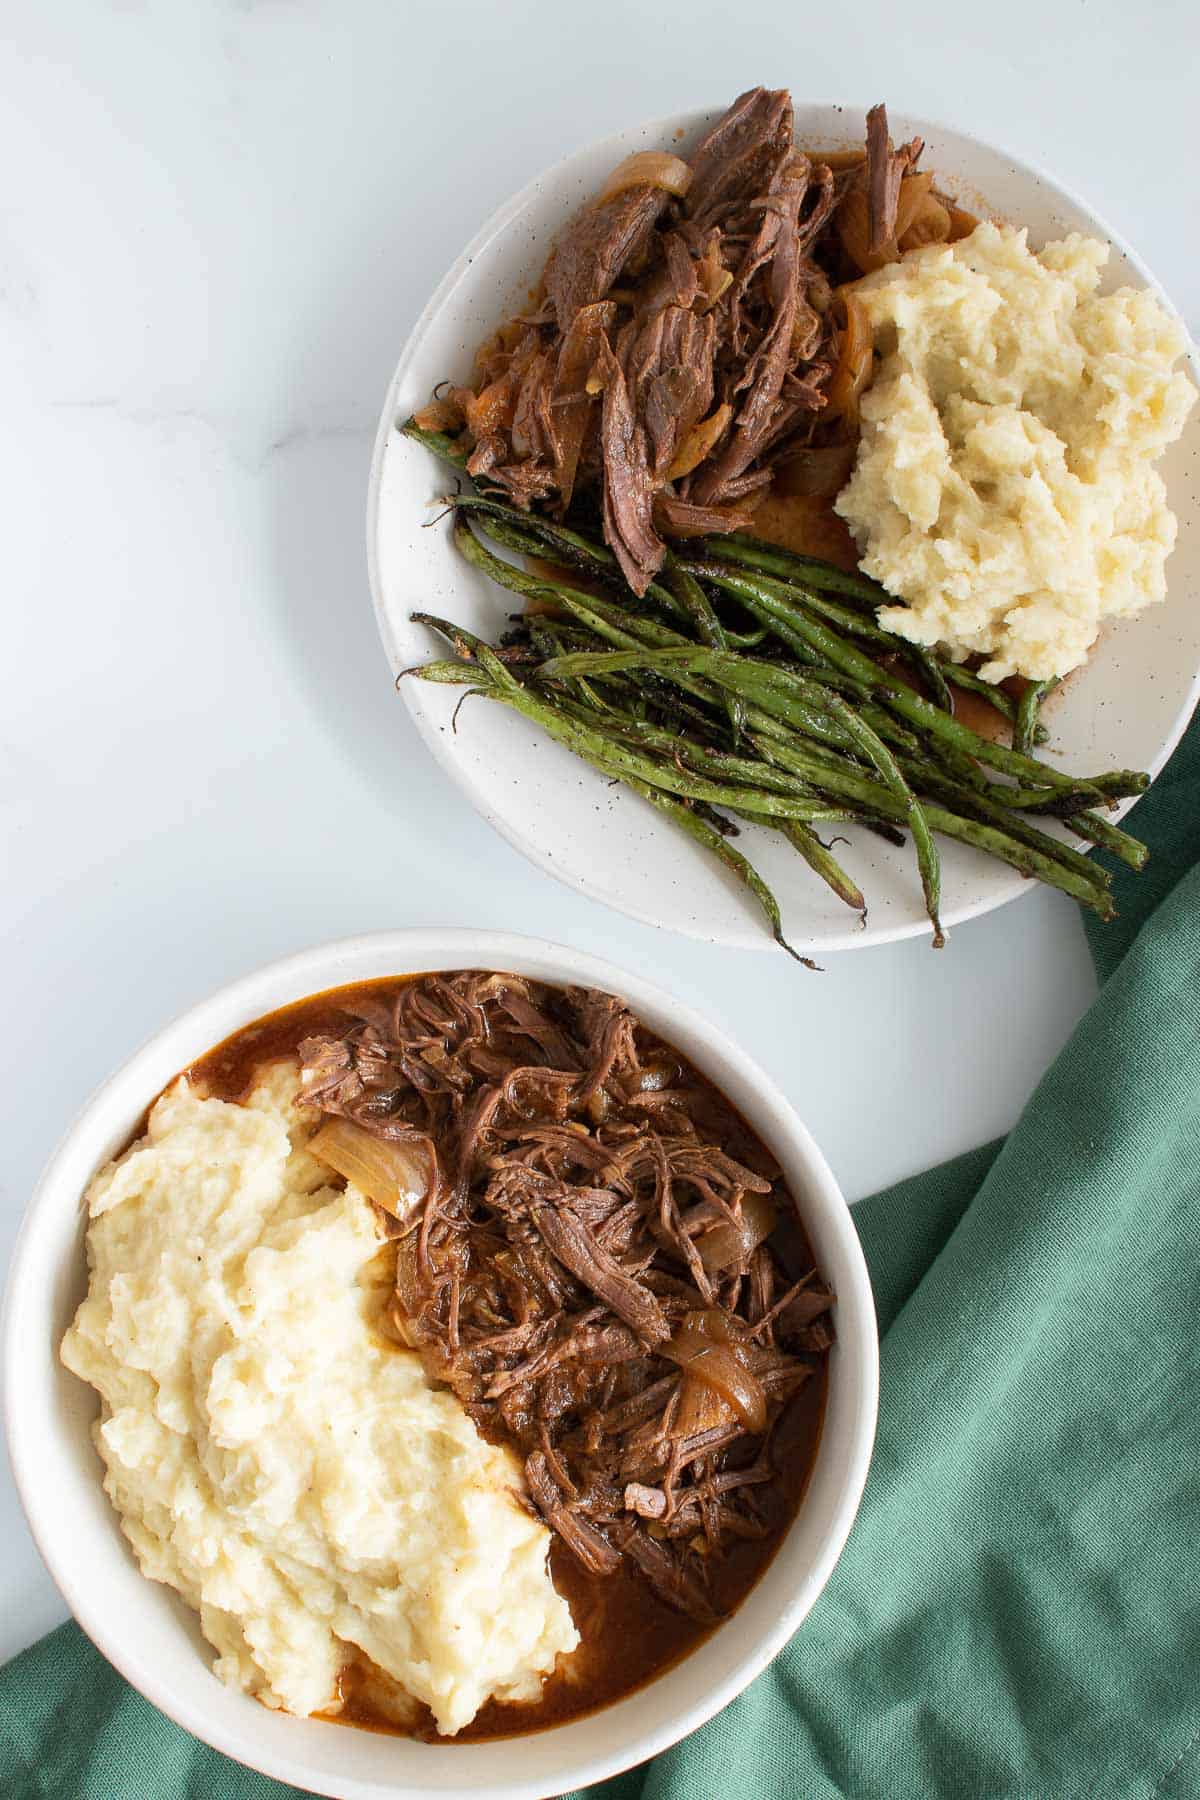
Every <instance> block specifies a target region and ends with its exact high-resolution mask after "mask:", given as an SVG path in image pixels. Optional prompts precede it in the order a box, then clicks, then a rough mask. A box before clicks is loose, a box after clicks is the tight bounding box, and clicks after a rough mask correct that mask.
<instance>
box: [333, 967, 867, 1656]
mask: <svg viewBox="0 0 1200 1800" xmlns="http://www.w3.org/2000/svg"><path fill="white" fill-rule="evenodd" d="M300 1055H301V1062H302V1076H303V1088H302V1092H303V1095H304V1100H305V1103H306V1104H307V1105H308V1106H310V1107H312V1108H314V1109H316V1110H318V1111H321V1112H325V1113H333V1114H340V1115H343V1116H345V1117H347V1118H349V1119H351V1120H353V1121H355V1122H356V1123H357V1124H359V1125H360V1126H362V1127H364V1128H365V1129H366V1130H368V1131H370V1132H372V1133H374V1134H376V1135H378V1136H381V1137H385V1138H391V1139H395V1138H413V1139H419V1140H420V1141H421V1143H422V1145H423V1146H424V1148H425V1156H426V1160H427V1162H428V1165H429V1168H430V1170H431V1178H430V1182H429V1187H428V1191H427V1193H426V1195H425V1197H424V1201H423V1203H422V1204H421V1206H420V1207H419V1208H418V1212H417V1215H416V1218H415V1222H414V1223H412V1224H410V1225H398V1224H395V1223H394V1222H393V1224H392V1226H391V1227H390V1229H392V1230H394V1231H398V1232H399V1233H400V1235H398V1236H395V1238H394V1240H393V1242H392V1246H391V1247H392V1249H393V1250H394V1254H395V1259H396V1261H395V1282H396V1291H395V1320H396V1326H397V1330H398V1332H399V1334H400V1335H401V1337H402V1338H403V1341H404V1342H405V1343H407V1344H409V1345H411V1346H413V1347H414V1348H416V1349H418V1350H419V1351H420V1353H421V1355H422V1357H423V1359H424V1361H425V1365H426V1368H427V1370H428V1372H429V1374H430V1375H431V1376H432V1377H433V1378H434V1379H435V1380H437V1381H440V1382H444V1383H446V1384H447V1385H448V1386H449V1387H451V1388H452V1389H453V1390H454V1392H455V1393H456V1394H457V1395H458V1397H459V1398H460V1400H461V1401H462V1402H463V1404H464V1405H465V1406H466V1407H467V1409H468V1410H469V1412H470V1413H471V1415H472V1417H473V1418H474V1419H475V1420H476V1422H477V1424H478V1425H479V1427H480V1429H481V1430H482V1431H484V1433H485V1434H486V1435H488V1436H489V1437H490V1438H492V1439H494V1440H499V1441H502V1442H506V1443H508V1444H510V1445H511V1446H512V1448H513V1449H514V1450H515V1451H516V1453H517V1455H518V1457H519V1458H520V1461H521V1462H522V1464H523V1466H524V1469H525V1478H526V1485H527V1488H528V1494H529V1499H530V1502H531V1503H532V1505H533V1507H534V1508H535V1509H536V1510H537V1512H538V1513H539V1514H540V1515H541V1517H542V1518H543V1519H544V1520H545V1521H546V1523H547V1525H548V1526H549V1527H550V1528H551V1530H552V1531H554V1532H555V1533H556V1534H557V1535H558V1537H559V1538H560V1539H561V1541H562V1543H563V1544H564V1545H565V1546H566V1547H567V1548H568V1549H569V1550H570V1551H571V1553H572V1554H573V1555H574V1556H575V1557H576V1558H577V1559H578V1560H579V1561H580V1562H581V1563H582V1564H583V1566H584V1567H585V1568H586V1569H587V1570H589V1571H590V1572H591V1573H592V1574H593V1575H597V1576H602V1575H607V1574H611V1573H612V1572H613V1571H614V1570H616V1569H617V1568H618V1567H620V1566H621V1565H622V1564H623V1563H628V1564H629V1565H630V1566H632V1568H633V1569H635V1570H637V1571H639V1572H640V1574H641V1576H642V1578H643V1579H644V1580H645V1581H646V1582H647V1583H648V1584H649V1585H650V1587H651V1588H652V1589H653V1590H654V1591H655V1593H657V1594H658V1595H659V1596H660V1597H661V1598H662V1599H664V1600H666V1601H667V1602H668V1603H669V1604H670V1605H672V1606H673V1607H675V1608H677V1609H679V1610H681V1611H683V1612H685V1613H687V1614H688V1615H689V1616H691V1617H693V1618H695V1619H697V1620H700V1621H706V1622H707V1621H709V1620H711V1619H712V1618H713V1617H714V1616H715V1615H714V1603H713V1600H712V1597H711V1594H710V1591H709V1590H710V1576H711V1570H712V1567H713V1558H714V1557H716V1556H719V1555H720V1553H721V1552H722V1551H723V1550H724V1548H725V1547H726V1546H728V1545H729V1544H731V1543H734V1542H736V1541H738V1540H739V1539H742V1538H753V1537H756V1536H761V1535H762V1532H763V1526H762V1523H761V1519H760V1516H759V1513H758V1511H757V1510H756V1506H755V1501H754V1494H755V1491H756V1489H758V1488H760V1487H761V1486H762V1484H764V1483H767V1482H771V1481H774V1480H777V1479H779V1477H778V1475H777V1472H776V1467H775V1463H774V1459H773V1448H772V1446H773V1440H774V1435H775V1431H776V1427H777V1425H778V1422H779V1420H780V1418H781V1416H782V1414H783V1412H784V1409H785V1407H786V1405H787V1403H788V1401H789V1399H790V1398H791V1396H792V1395H794V1394H795V1393H796V1392H797V1391H798V1390H799V1389H800V1388H801V1387H802V1386H803V1385H804V1383H805V1382H806V1381H808V1380H809V1379H810V1378H811V1377H812V1375H813V1373H814V1371H815V1370H816V1369H817V1368H818V1367H819V1365H820V1363H821V1362H822V1360H823V1359H824V1358H825V1356H826V1355H827V1354H828V1348H829V1345H830V1344H831V1342H832V1325H831V1321H830V1309H831V1307H832V1305H833V1303H834V1296H833V1295H832V1294H831V1293H830V1292H829V1290H828V1289H827V1288H825V1287H824V1286H823V1285H822V1284H821V1283H820V1282H819V1281H818V1280H817V1279H816V1276H815V1273H814V1271H812V1269H811V1268H805V1269H804V1270H797V1271H795V1272H794V1273H791V1272H790V1270H791V1264H792V1262H793V1261H794V1259H795V1256H796V1249H795V1246H796V1245H797V1244H800V1245H804V1240H803V1233H802V1230H801V1228H800V1226H799V1221H798V1218H797V1215H796V1212H795V1208H794V1203H793V1201H792V1198H791V1196H790V1194H789V1193H788V1191H787V1189H786V1187H785V1186H784V1184H783V1182H782V1181H781V1179H780V1177H779V1172H778V1170H777V1168H776V1167H775V1165H774V1163H773V1162H772V1160H771V1158H770V1156H769V1155H768V1153H767V1152H766V1150H765V1149H764V1147H763V1146H762V1145H761V1144H760V1143H759V1142H758V1140H757V1139H756V1138H754V1137H753V1136H752V1134H751V1133H750V1132H749V1131H748V1130H747V1128H746V1126H745V1125H744V1123H743V1122H742V1120H741V1119H740V1117H739V1116H738V1115H737V1114H736V1113H735V1112H734V1111H733V1109H732V1108H731V1107H730V1106H729V1105H728V1103H727V1102H726V1101H725V1100H724V1099H723V1098H722V1096H721V1095H720V1094H719V1093H718V1092H717V1090H716V1089H715V1088H713V1087H712V1086H711V1084H710V1083H708V1082H706V1081H704V1080H703V1079H702V1078H701V1077H700V1076H699V1075H697V1073H696V1072H695V1070H694V1069H692V1068H691V1066H690V1065H689V1064H688V1063H687V1062H686V1061H685V1060H684V1059H683V1058H682V1057H680V1056H679V1055H678V1054H677V1053H676V1052H675V1051H673V1050H672V1049H670V1047H669V1046H667V1045H665V1044H663V1043H661V1042H660V1041H659V1040H657V1039H655V1038H654V1037H652V1036H651V1035H650V1033H649V1032H647V1031H646V1030H645V1028H644V1027H643V1026H641V1025H640V1024H639V1023H638V1021H637V1019H636V1018H635V1017H634V1015H633V1014H632V1013H631V1012H630V1011H629V1009H628V1007H626V1006H625V1005H624V1004H623V1003H622V1002H621V1001H620V1000H619V999H617V998H616V997H615V996H614V995H611V994H604V993H599V992H597V991H594V990H591V989H583V988H567V989H558V988H553V987H549V986H546V985H544V984H541V983H538V982H534V981H528V980H525V979H523V978H521V977H519V976H507V975H496V974H491V973H484V972H480V971H475V970H468V971H463V972H459V973H455V974H449V975H425V976H421V977H419V978H416V979H414V980H413V981H411V982H408V983H406V984H405V985H404V986H403V987H402V988H401V989H400V990H399V993H398V995H397V997H396V999H395V1001H394V1003H392V1004H390V1005H386V1006H385V1005H381V1004H376V1003H372V1002H368V1003H366V1004H364V1006H363V1007H362V1010H361V1011H360V1012H358V1013H355V1014H353V1015H348V1016H347V1018H346V1021H345V1028H344V1030H342V1031H340V1032H336V1033H330V1034H327V1035H325V1036H320V1037H310V1038H307V1039H305V1040H304V1041H303V1043H302V1044H301V1046H300ZM660 1103H661V1104H660ZM751 1195H753V1196H756V1197H758V1198H756V1200H755V1205H756V1206H758V1207H761V1206H762V1205H763V1201H764V1199H765V1200H766V1201H767V1202H768V1203H769V1213H768V1222H767V1223H766V1224H764V1225H763V1226H762V1227H761V1230H767V1229H768V1226H769V1221H770V1218H776V1219H777V1221H778V1231H779V1234H780V1241H781V1243H782V1242H784V1241H785V1240H786V1241H787V1242H788V1243H789V1244H790V1245H791V1249H790V1250H789V1251H788V1271H789V1272H785V1266H784V1265H783V1264H782V1263H780V1262H779V1260H778V1258H777V1255H776V1251H775V1249H774V1248H773V1244H772V1241H771V1240H770V1239H767V1240H763V1239H762V1237H761V1230H760V1231H758V1232H756V1233H755V1234H754V1235H753V1237H752V1238H749V1239H748V1238H747V1236H746V1235H744V1232H745V1228H744V1226H743V1202H744V1201H745V1200H746V1199H747V1197H748V1196H751ZM718 1225H719V1226H720V1227H721V1235H720V1237H719V1239H713V1240H712V1241H713V1242H717V1241H719V1242H720V1244H721V1249H720V1252H719V1254H715V1255H714V1254H713V1252H712V1250H711V1247H710V1246H709V1238H710V1235H711V1234H712V1233H713V1230H714V1227H715V1226H718ZM771 1236H772V1237H773V1236H774V1231H772V1234H771ZM800 1255H801V1257H806V1256H807V1247H806V1246H804V1248H803V1249H802V1250H801V1252H800ZM706 1257H707V1261H706ZM709 1342H712V1343H714V1344H715V1345H717V1346H718V1347H719V1348H720V1350H721V1352H722V1355H723V1356H724V1358H725V1362H724V1365H723V1366H724V1367H725V1368H726V1370H728V1368H729V1367H730V1366H731V1365H730V1361H729V1359H730V1358H732V1359H733V1366H734V1369H735V1373H736V1371H737V1370H740V1371H741V1374H740V1376H738V1381H739V1383H741V1384H742V1392H743V1401H742V1403H743V1404H744V1403H745V1399H746V1396H747V1395H749V1396H751V1397H753V1396H755V1395H757V1396H760V1405H761V1412H760V1413H759V1414H758V1415H757V1418H756V1421H755V1422H756V1423H761V1424H762V1429H761V1430H751V1429H749V1428H748V1427H747V1426H746V1425H745V1424H744V1423H743V1422H742V1415H741V1414H740V1413H739V1412H738V1411H736V1410H735V1407H734V1405H733V1404H732V1402H731V1401H730V1399H729V1398H727V1397H726V1396H725V1395H724V1393H723V1392H722V1391H720V1390H719V1389H718V1388H716V1387H714V1386H712V1385H709V1384H708V1383H707V1382H706V1380H705V1378H704V1376H703V1375H700V1374H697V1373H695V1372H692V1366H693V1365H694V1368H695V1369H699V1368H701V1367H702V1366H705V1365H703V1364H702V1362H696V1361H695V1358H696V1353H697V1349H698V1347H699V1348H702V1347H703V1346H704V1345H706V1344H707V1343H709ZM718 1360H719V1359H718ZM709 1366H711V1365H709ZM714 1379H715V1377H714ZM747 1384H748V1385H747ZM747 1416H750V1415H747Z"/></svg>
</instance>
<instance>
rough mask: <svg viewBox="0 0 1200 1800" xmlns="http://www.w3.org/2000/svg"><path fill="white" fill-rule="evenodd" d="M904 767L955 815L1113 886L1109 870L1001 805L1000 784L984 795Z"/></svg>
mask: <svg viewBox="0 0 1200 1800" xmlns="http://www.w3.org/2000/svg"><path fill="white" fill-rule="evenodd" d="M901 767H902V768H903V769H904V771H905V773H906V774H907V775H908V777H909V779H910V780H912V781H920V783H921V786H922V789H923V790H924V791H926V792H927V793H929V794H931V795H932V796H933V797H934V798H936V799H938V800H943V801H945V803H946V804H947V805H948V806H950V807H952V808H953V809H954V811H955V812H959V813H963V814H965V816H966V817H967V818H970V819H979V820H981V821H982V823H983V824H985V825H996V826H998V827H999V829H1000V830H1001V831H1004V832H1007V834H1008V836H1009V837H1013V838H1016V840H1017V842H1018V843H1019V844H1028V845H1029V846H1030V848H1031V849H1034V850H1040V851H1041V852H1042V853H1043V855H1046V856H1052V857H1053V858H1054V859H1055V861H1056V862H1061V863H1062V864H1063V865H1064V867H1066V868H1068V869H1074V870H1075V872H1076V873H1077V874H1078V875H1081V876H1083V877H1084V878H1085V879H1095V880H1098V881H1099V882H1100V883H1101V884H1102V885H1103V886H1105V887H1107V886H1109V885H1110V883H1109V877H1108V871H1107V870H1105V869H1102V868H1101V867H1100V865H1099V864H1098V863H1093V862H1089V861H1088V858H1087V857H1086V856H1084V855H1082V854H1081V852H1080V851H1078V850H1076V849H1074V848H1073V847H1072V845H1070V844H1064V843H1063V842H1062V841H1061V839H1059V838H1055V837H1051V836H1050V835H1049V834H1048V833H1047V832H1044V831H1039V830H1038V828H1037V826H1036V825H1034V824H1032V823H1031V822H1030V821H1029V820H1028V819H1026V818H1024V817H1023V816H1022V815H1021V814H1020V813H1018V812H1012V811H1010V810H1009V809H1008V808H1007V807H1004V806H997V805H996V803H995V801H994V800H993V799H991V797H990V793H995V792H998V791H999V788H998V784H996V783H994V782H993V783H991V784H990V793H988V792H985V793H980V792H979V791H978V789H976V788H965V787H963V786H962V784H961V783H960V782H957V781H953V780H951V779H949V778H948V777H946V776H944V775H942V774H941V773H940V772H939V771H937V770H934V769H930V768H929V767H928V765H926V766H924V767H923V768H918V767H916V766H913V765H910V764H909V763H908V762H906V761H905V759H904V758H901Z"/></svg>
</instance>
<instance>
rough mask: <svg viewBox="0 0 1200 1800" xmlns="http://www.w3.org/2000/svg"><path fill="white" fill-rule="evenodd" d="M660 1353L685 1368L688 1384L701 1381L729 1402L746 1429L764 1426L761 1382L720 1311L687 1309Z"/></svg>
mask: <svg viewBox="0 0 1200 1800" xmlns="http://www.w3.org/2000/svg"><path fill="white" fill-rule="evenodd" d="M662 1354H663V1355H664V1356H669V1357H670V1359H671V1361H672V1362H676V1363H678V1364H679V1366H680V1368H681V1369H684V1370H686V1371H687V1378H688V1380H687V1384H690V1383H691V1382H693V1381H699V1382H702V1383H703V1384H704V1386H705V1387H707V1388H711V1389H712V1390H713V1392H714V1393H715V1394H717V1395H718V1396H719V1397H720V1398H721V1399H722V1400H724V1401H725V1402H726V1403H727V1404H728V1405H729V1406H731V1407H732V1408H733V1410H734V1412H735V1413H736V1414H737V1416H738V1418H739V1420H740V1421H741V1423H742V1424H743V1426H744V1427H745V1428H746V1430H747V1431H764V1430H765V1429H766V1424H767V1397H766V1395H765V1394H764V1392H763V1388H762V1383H761V1382H760V1381H759V1379H758V1376H757V1375H755V1374H753V1373H752V1372H751V1370H750V1369H749V1368H747V1366H746V1363H745V1361H743V1360H742V1358H743V1355H744V1354H745V1352H744V1351H743V1349H742V1346H741V1345H740V1344H739V1343H738V1341H737V1339H736V1338H735V1337H734V1335H733V1333H732V1331H731V1330H730V1328H729V1325H728V1323H727V1321H726V1319H725V1318H724V1316H723V1315H722V1314H721V1313H718V1312H703V1313H701V1312H693V1313H688V1315H687V1317H686V1318H685V1319H684V1321H683V1324H682V1325H681V1327H680V1329H679V1330H678V1331H677V1332H676V1333H675V1335H674V1337H673V1338H672V1339H671V1340H670V1342H669V1343H668V1344H665V1345H664V1346H663V1351H662ZM687 1384H685V1385H687Z"/></svg>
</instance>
